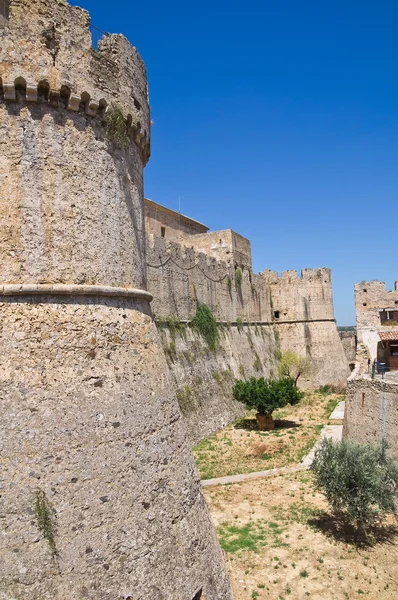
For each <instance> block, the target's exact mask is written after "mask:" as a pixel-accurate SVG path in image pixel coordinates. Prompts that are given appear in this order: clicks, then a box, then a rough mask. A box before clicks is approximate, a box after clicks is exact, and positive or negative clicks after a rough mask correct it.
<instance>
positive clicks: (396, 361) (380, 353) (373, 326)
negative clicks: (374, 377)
mask: <svg viewBox="0 0 398 600" xmlns="http://www.w3.org/2000/svg"><path fill="white" fill-rule="evenodd" d="M355 307H356V313H357V333H358V353H357V371H358V373H364V372H367V371H368V370H369V364H370V363H371V364H373V363H374V362H375V361H376V362H377V363H378V364H381V365H383V366H385V367H386V370H387V371H388V372H390V371H398V282H395V285H394V289H393V290H391V291H389V290H387V289H386V285H385V283H384V282H381V281H370V282H365V281H363V282H361V283H358V284H356V286H355Z"/></svg>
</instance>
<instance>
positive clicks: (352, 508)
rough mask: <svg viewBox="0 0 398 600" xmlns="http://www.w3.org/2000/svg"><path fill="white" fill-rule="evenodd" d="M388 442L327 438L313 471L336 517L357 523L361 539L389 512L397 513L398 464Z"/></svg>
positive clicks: (354, 524)
mask: <svg viewBox="0 0 398 600" xmlns="http://www.w3.org/2000/svg"><path fill="white" fill-rule="evenodd" d="M387 449H388V445H387V443H386V442H385V441H383V442H382V443H381V444H380V445H379V446H372V445H370V444H366V445H365V444H357V443H354V442H349V441H345V440H343V441H342V442H335V441H333V440H330V439H324V440H323V441H322V443H321V444H320V446H319V447H318V449H317V450H316V452H315V457H314V461H313V463H312V465H311V470H312V471H313V472H314V474H315V481H316V485H317V487H318V488H319V489H321V490H322V491H323V493H324V494H325V496H326V499H327V501H328V503H329V505H330V506H331V508H332V511H333V512H334V513H335V514H336V516H343V518H344V520H345V521H346V522H347V523H348V524H350V525H352V526H354V527H355V528H356V530H357V532H358V538H359V539H360V538H361V537H364V536H365V537H367V533H366V531H367V529H368V528H369V527H370V526H372V525H374V524H375V523H377V522H378V521H379V520H380V519H381V518H382V517H384V516H386V515H387V514H393V515H395V516H398V464H397V463H396V462H395V461H394V460H393V459H392V458H391V457H389V456H388V454H387Z"/></svg>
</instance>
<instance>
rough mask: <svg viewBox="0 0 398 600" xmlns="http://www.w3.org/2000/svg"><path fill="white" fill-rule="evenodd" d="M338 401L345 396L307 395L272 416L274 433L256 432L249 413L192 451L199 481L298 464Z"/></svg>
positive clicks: (253, 417) (309, 448) (253, 418)
mask: <svg viewBox="0 0 398 600" xmlns="http://www.w3.org/2000/svg"><path fill="white" fill-rule="evenodd" d="M341 400H344V396H341V395H338V394H320V393H318V392H306V394H305V396H304V398H303V399H302V400H301V401H300V402H299V404H297V405H296V406H288V407H286V408H284V409H283V410H281V411H279V412H277V413H275V414H274V419H275V424H276V427H275V429H274V430H273V431H258V429H257V423H256V419H255V414H254V413H250V414H249V415H247V416H246V417H245V418H243V419H241V420H240V421H238V422H237V423H235V424H234V425H232V426H230V427H228V428H226V429H224V430H223V431H221V432H219V433H217V434H216V435H214V436H212V437H210V438H208V439H206V440H204V441H203V442H201V443H200V444H198V445H197V446H196V447H195V448H194V455H195V460H196V464H197V466H198V468H199V472H200V475H201V478H202V479H213V478H214V477H224V476H226V475H236V474H238V473H251V472H254V471H265V470H268V469H273V468H275V467H284V466H287V465H291V464H296V463H299V462H300V461H301V460H302V458H303V457H304V456H306V454H308V452H309V451H310V450H311V448H312V447H313V445H314V444H315V442H316V440H317V439H318V437H319V433H320V431H321V429H322V428H323V427H324V425H326V424H328V422H329V421H328V418H329V416H330V414H331V413H332V411H333V410H334V408H335V407H336V406H337V404H338V403H339V402H340V401H341ZM334 423H337V422H334Z"/></svg>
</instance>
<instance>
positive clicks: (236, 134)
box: [73, 0, 398, 325]
mask: <svg viewBox="0 0 398 600" xmlns="http://www.w3.org/2000/svg"><path fill="white" fill-rule="evenodd" d="M73 4H78V5H80V6H83V7H84V8H86V9H88V10H89V11H90V13H91V15H92V22H93V24H95V25H97V26H98V27H99V28H101V29H103V30H105V31H109V32H111V33H119V32H120V33H123V34H125V35H126V36H127V37H128V38H129V39H130V41H131V42H132V43H133V44H134V45H135V46H137V48H138V50H139V52H140V53H141V56H142V57H143V59H144V60H145V63H146V65H147V69H148V76H149V85H150V100H151V107H152V118H153V119H154V121H155V124H154V127H153V138H152V158H151V161H150V163H149V165H148V167H147V168H146V171H145V180H146V195H147V196H148V197H150V198H152V199H153V200H155V201H157V202H159V203H161V204H165V205H166V206H169V207H170V208H173V209H176V210H178V198H179V197H181V210H182V212H183V213H185V214H187V215H189V216H191V217H193V218H195V219H198V220H199V221H202V222H204V223H206V224H207V225H208V226H209V227H210V228H211V229H225V228H233V229H235V230H236V231H238V232H239V233H241V234H242V235H244V236H246V237H248V238H250V240H251V242H252V251H253V260H254V270H255V271H256V272H258V271H260V270H263V269H264V268H270V269H272V270H275V271H282V270H285V269H297V270H301V269H302V268H306V267H310V268H315V267H322V266H328V267H330V268H331V269H332V271H333V284H334V296H335V311H336V317H337V320H338V323H339V324H340V325H349V324H353V323H354V321H355V315H354V306H353V285H354V283H355V282H357V281H361V280H363V279H366V280H372V279H381V280H383V281H386V283H387V286H388V287H390V288H391V287H392V286H393V281H394V280H395V279H398V267H397V249H396V241H395V240H396V231H397V226H398V203H397V162H398V152H397V142H398V76H397V62H398V36H397V23H398V3H397V2H396V0H390V1H387V0H379V1H378V2H375V1H370V0H361V1H358V0H350V1H349V2H347V0H345V1H344V2H343V1H342V0H337V1H336V0H335V1H334V2H332V1H328V2H326V1H319V0H316V1H315V0H306V2H298V1H297V0H285V1H280V2H279V1H275V0H273V1H272V2H271V1H270V0H262V1H261V0H257V1H255V0H245V1H243V0H231V1H228V2H227V1H226V0H212V1H209V0H202V1H201V2H187V1H185V2H182V1H181V0H171V1H169V2H164V0H162V1H161V0H153V1H152V2H148V1H141V2H133V1H131V0H113V2H112V3H109V2H104V1H103V0H80V1H79V2H73Z"/></svg>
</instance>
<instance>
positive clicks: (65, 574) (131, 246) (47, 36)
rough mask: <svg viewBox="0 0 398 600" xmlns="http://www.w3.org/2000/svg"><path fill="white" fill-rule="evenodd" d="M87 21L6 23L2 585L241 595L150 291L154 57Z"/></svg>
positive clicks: (16, 1)
mask: <svg viewBox="0 0 398 600" xmlns="http://www.w3.org/2000/svg"><path fill="white" fill-rule="evenodd" d="M88 24H89V17H88V14H87V13H86V12H85V11H83V10H81V9H79V8H74V7H70V6H69V5H68V3H67V2H66V1H65V0H11V1H10V10H9V20H8V19H7V18H6V19H3V20H2V21H1V24H0V41H1V44H0V192H1V195H0V272H1V282H0V350H1V352H0V415H1V417H0V418H1V427H0V447H1V455H0V598H1V600H28V599H29V600H65V599H68V600H69V599H75V600H83V599H85V598H87V599H88V600H94V599H95V600H115V599H117V600H127V599H130V600H131V599H132V598H134V600H152V599H153V598H156V599H159V600H161V599H164V600H176V599H177V598H178V599H181V600H182V599H184V600H185V599H186V600H191V599H193V598H199V595H200V591H202V596H201V597H202V598H203V600H231V599H232V592H231V589H230V586H229V582H228V579H227V576H226V571H225V568H224V564H223V556H222V553H221V550H220V548H219V546H218V543H217V540H216V536H215V532H214V528H213V526H212V524H211V522H210V517H209V514H208V511H207V508H206V505H205V502H204V499H203V496H202V494H201V489H200V483H199V477H198V474H197V471H196V469H195V465H194V461H193V458H192V455H191V452H190V447H189V443H188V438H187V435H186V430H185V427H184V424H183V421H182V418H181V413H180V410H179V408H178V403H177V400H176V397H175V394H174V391H173V386H172V384H171V381H170V378H169V374H168V371H167V365H166V360H165V355H164V353H163V350H162V347H161V343H160V339H159V335H158V332H157V330H156V326H155V324H154V322H153V319H152V314H151V310H150V306H149V300H150V294H148V293H147V292H145V281H146V264H145V262H146V261H145V229H144V217H143V182H142V179H143V178H142V171H143V166H144V164H145V162H146V161H147V159H148V157H149V107H148V98H147V82H146V75H145V68H144V66H143V64H142V61H141V59H140V57H139V55H138V53H137V51H136V50H135V49H134V48H132V47H131V46H130V44H129V43H128V42H127V40H125V39H124V38H123V37H122V36H106V37H105V38H104V39H102V40H101V41H100V44H99V48H100V50H99V52H96V51H93V50H92V48H91V36H90V32H89V29H88ZM36 92H37V102H36V101H35V100H36V97H35V93H36ZM78 99H80V101H78ZM112 102H116V103H118V104H119V105H121V107H122V109H123V113H124V116H125V118H126V124H127V127H128V130H127V132H128V137H129V139H128V144H127V146H126V147H125V148H123V149H122V148H120V147H119V148H118V147H117V146H116V145H115V144H114V143H111V142H109V141H108V140H107V139H106V135H105V129H104V125H103V114H104V111H105V108H106V106H107V105H109V104H111V103H112ZM143 288H144V289H143ZM38 499H41V501H42V505H41V508H40V507H39V508H40V510H38V506H37V501H38ZM43 499H45V500H43ZM43 502H44V504H43ZM43 506H45V507H46V508H43ZM43 511H44V512H43ZM39 513H40V514H39ZM43 514H44V515H47V524H48V522H50V523H51V521H53V522H54V527H51V526H48V525H46V526H43V523H42V527H41V528H40V518H39V517H40V515H41V518H42V520H43ZM48 519H49V520H48ZM54 552H56V557H54V556H53V553H54Z"/></svg>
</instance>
